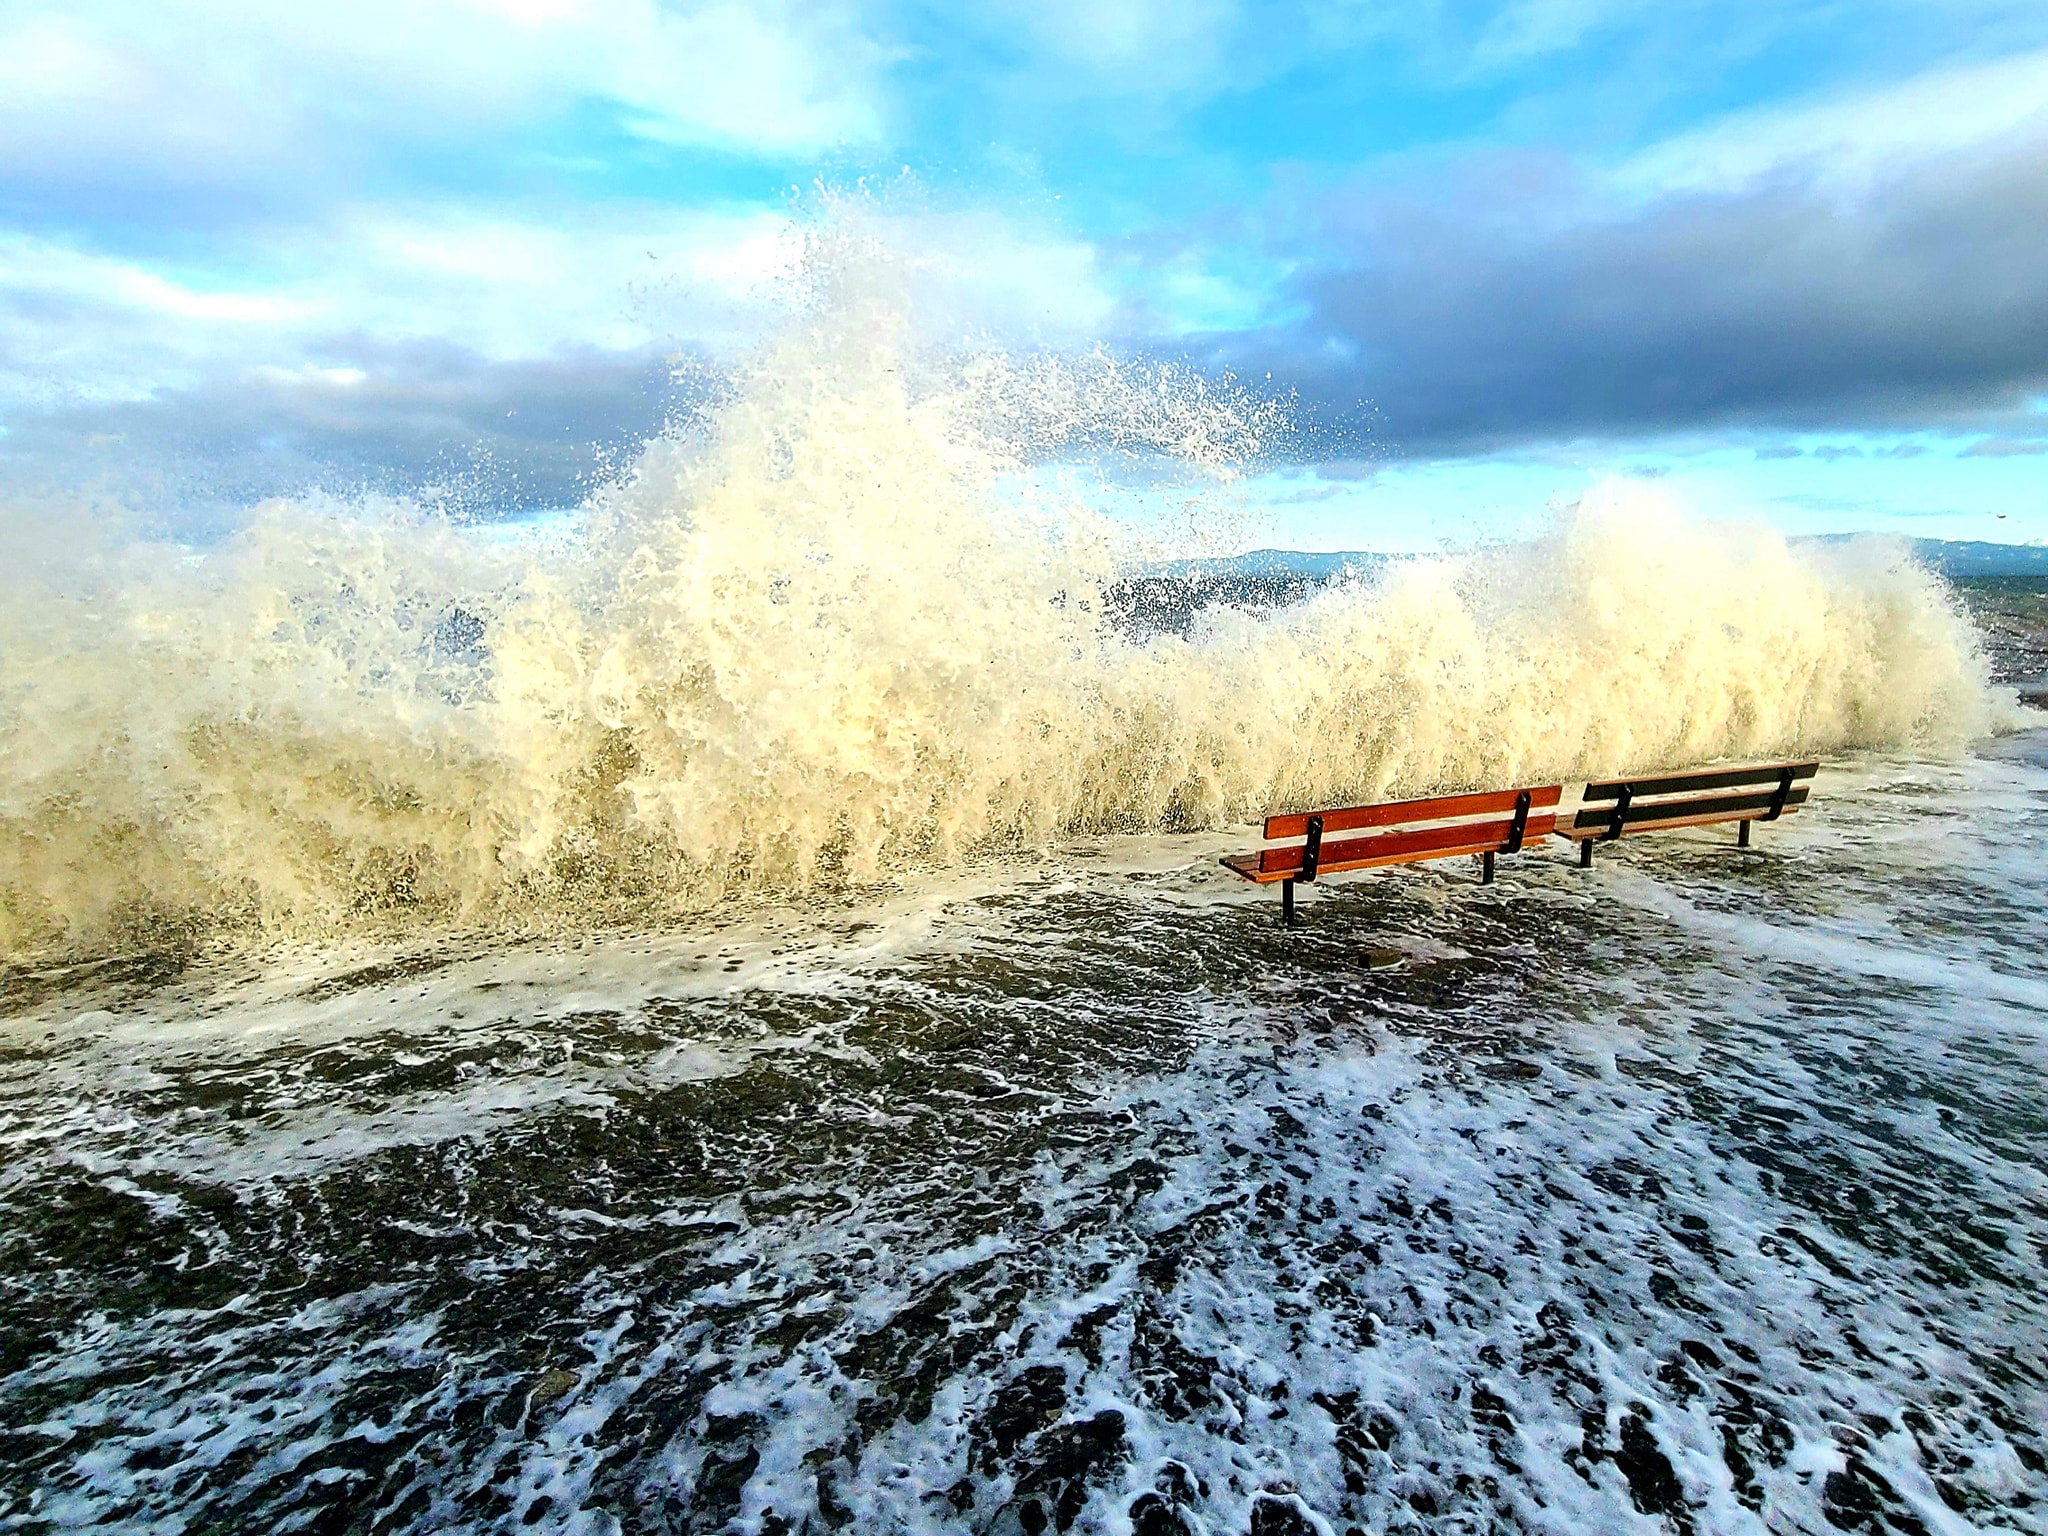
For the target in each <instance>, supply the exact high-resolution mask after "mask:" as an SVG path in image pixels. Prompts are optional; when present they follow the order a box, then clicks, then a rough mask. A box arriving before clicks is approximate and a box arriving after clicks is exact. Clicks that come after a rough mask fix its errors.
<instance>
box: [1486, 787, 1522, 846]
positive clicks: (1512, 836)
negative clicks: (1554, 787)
mask: <svg viewBox="0 0 2048 1536" xmlns="http://www.w3.org/2000/svg"><path fill="white" fill-rule="evenodd" d="M1528 830H1529V791H1527V790H1526V789H1525V790H1523V791H1522V792H1521V793H1520V794H1519V795H1517V796H1515V819H1514V822H1513V823H1512V824H1511V825H1510V826H1509V827H1508V841H1507V846H1506V847H1505V848H1503V849H1501V852H1502V853H1520V852H1521V851H1522V834H1523V833H1525V832H1527V831H1528ZM1492 862H1493V861H1492V860H1491V859H1488V860H1487V863H1488V864H1489V865H1491V864H1492Z"/></svg>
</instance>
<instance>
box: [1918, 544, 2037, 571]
mask: <svg viewBox="0 0 2048 1536" xmlns="http://www.w3.org/2000/svg"><path fill="white" fill-rule="evenodd" d="M1907 542H1908V543H1909V544H1911V545H1912V546H1913V553H1914V554H1916V555H1918V556H1919V557H1920V558H1921V559H1922V560H1924V561H1926V562H1927V563H1928V564H1929V565H1931V566H1933V567H1934V568H1935V569H1936V570H1937V571H1940V572H1941V573H1942V574H1943V575H1944V576H2048V545H2043V544H1979V543H1965V542H1961V541H1958V540H1953V539H1909V540H1908V541H1907Z"/></svg>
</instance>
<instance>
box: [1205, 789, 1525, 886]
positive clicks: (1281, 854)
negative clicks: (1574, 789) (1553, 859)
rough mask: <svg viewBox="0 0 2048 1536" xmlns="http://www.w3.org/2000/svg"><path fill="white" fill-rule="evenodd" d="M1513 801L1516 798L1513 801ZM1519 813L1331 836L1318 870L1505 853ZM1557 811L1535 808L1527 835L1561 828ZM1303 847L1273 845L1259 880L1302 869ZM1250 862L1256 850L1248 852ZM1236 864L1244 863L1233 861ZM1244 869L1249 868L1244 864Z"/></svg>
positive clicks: (1261, 861)
mask: <svg viewBox="0 0 2048 1536" xmlns="http://www.w3.org/2000/svg"><path fill="white" fill-rule="evenodd" d="M1508 803H1509V804H1510V805H1513V803H1514V802H1513V801H1512V800H1510V801H1509V802H1508ZM1513 825H1514V818H1513V817H1511V816H1510V817H1503V818H1501V819H1500V820H1497V821H1467V822H1459V823H1457V824H1456V825H1453V826H1448V827H1422V828H1418V829H1417V830H1415V831H1412V832H1382V833H1380V834H1378V835H1377V836H1374V837H1354V838H1349V839H1347V840H1345V841H1343V842H1329V841H1325V842H1324V844H1323V848H1322V856H1321V858H1320V859H1318V860H1317V863H1316V873H1317V874H1318V875H1319V876H1320V875H1324V874H1337V873H1339V872H1341V871H1343V870H1347V869H1372V868H1375V867H1377V866H1380V865H1386V864H1412V863H1415V862H1417V861H1418V860H1421V859H1442V858H1450V857H1452V856H1454V855H1456V854H1461V853H1499V852H1500V851H1501V850H1502V849H1503V848H1504V847H1505V846H1506V844H1507V840H1508V832H1509V829H1510V828H1512V827H1513ZM1556 826H1557V815H1556V813H1555V812H1552V811H1546V812H1544V813H1543V814H1541V815H1537V814H1535V813H1534V812H1532V813H1531V814H1530V816H1529V820H1528V824H1527V825H1526V826H1525V827H1524V828H1523V831H1522V835H1523V838H1524V839H1525V844H1524V845H1525V846H1526V841H1527V840H1531V839H1535V838H1539V837H1543V836H1545V835H1546V834H1547V833H1549V832H1551V831H1553V830H1555V828H1556ZM1301 856H1302V850H1301V848H1300V847H1299V846H1290V847H1285V848H1268V849H1266V850H1265V851H1264V852H1262V853H1261V854H1260V855H1259V857H1258V873H1257V875H1255V876H1253V877H1252V878H1254V879H1258V880H1285V879H1289V878H1291V877H1292V876H1293V875H1294V874H1295V873H1296V872H1297V871H1298V870H1299V869H1300V868H1301ZM1244 858H1245V862H1246V863H1247V864H1248V863H1249V862H1250V860H1251V855H1249V854H1246V855H1245V856H1244ZM1231 868H1233V869H1239V865H1238V864H1237V863H1236V862H1235V861H1232V862H1231ZM1240 873H1249V871H1248V870H1242V869H1240Z"/></svg>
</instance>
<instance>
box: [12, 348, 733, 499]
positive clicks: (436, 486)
mask: <svg viewBox="0 0 2048 1536" xmlns="http://www.w3.org/2000/svg"><path fill="white" fill-rule="evenodd" d="M672 373H673V368H672V365H671V364H670V363H669V362H668V361H667V360H665V359H664V358H663V357H661V356H658V355H655V354H652V353H647V352H629V353H619V352H605V351H599V350H595V349H587V350H577V351H570V352H564V353H559V354H557V355H555V356H551V357H546V358H538V359H526V360H520V361H516V362H493V361H489V360H486V359H483V358H480V357H478V356H477V355H475V354H474V353H472V352H469V351H466V350H464V349H462V348H460V347H456V346H453V345H450V344H447V343H443V342H417V343H408V344H400V345H393V344H387V343H374V342H367V341H359V340H345V341H341V342H336V343H333V344H330V345H329V346H327V347H325V348H322V349H320V350H319V351H318V352H317V354H316V355H315V362H314V364H313V365H311V366H309V367H307V368H306V369H304V370H301V371H295V372H289V373H287V372H280V371H275V370H272V371H261V372H255V373H244V374H240V375H237V376H235V377H232V378H223V379H220V380H217V381H215V382H213V383H210V384H208V385H205V386H204V387H200V388H195V389H188V390H164V391H160V392H159V393H157V394H156V395H155V396H153V397H151V398H149V399H146V400H137V401H123V402H119V403H112V404H101V405H72V406H69V407H66V408H63V409H57V410H50V411H45V412H41V413H28V414H23V413H17V414H16V415H15V416H14V418H13V419H12V420H11V421H10V422H9V423H8V427H9V431H8V434H7V436H6V437H5V438H4V439H0V473H4V475H5V477H6V478H7V479H8V480H9V481H11V482H13V484H14V485H15V486H17V487H22V486H37V485H45V486H51V485H56V484H58V483H63V484H67V485H75V484H78V483H80V482H88V483H95V484H98V485H101V486H103V487H107V488H110V489H113V490H115V491H118V492H121V493H123V494H126V495H128V496H131V497H134V498H139V499H142V500H144V501H160V502H162V503H163V505H164V506H165V507H166V508H169V509H172V510H173V511H182V512H184V513H187V514H191V515H197V514H198V513H199V512H200V511H201V509H203V508H207V507H214V508H225V507H239V506H245V505H247V504H249V503H251V502H254V501H257V500H261V499H262V498H264V497H267V496H274V495H288V494H297V493H303V492H306V491H308V490H316V489H318V490H331V491H339V492H342V493H344V494H346V493H351V492H358V491H376V492H387V493H394V494H400V495H420V494H433V495H435V496H438V497H440V498H442V499H444V500H446V501H447V502H449V503H450V504H451V505H452V506H453V507H455V508H456V509H457V510H460V511H463V512H468V513H473V514H478V515H486V516H487V515H490V514H493V513H500V512H507V511H514V510H520V509H526V508H532V507H541V506H560V505H565V504H569V503H573V502H575V501H577V500H578V499H580V498H581V497H582V495H583V494H584V493H585V491H586V490H587V489H588V488H589V487H590V485H591V484H592V483H593V482H594V481H595V480H597V479H599V478H601V477H603V476H604V475H606V474H608V473H609V472H610V471H611V470H612V469H613V468H614V467H615V466H617V465H618V464H619V463H620V461H621V460H622V459H623V458H624V457H625V456H626V455H628V454H630V453H631V451H632V450H633V449H634V448H635V447H636V446H637V445H638V444H639V443H640V442H642V441H644V440H645V439H646V438H647V437H648V436H649V435H651V434H652V433H654V432H655V431H657V430H659V428H660V427H661V425H662V423H663V421H664V419H666V417H667V416H668V415H669V414H670V413H671V412H673V411H676V410H678V409H683V408H685V407H687V406H688V405H689V404H690V402H691V400H692V399H693V398H701V395H702V390H701V388H697V389H693V388H692V387H690V386H688V385H678V384H677V383H675V382H674V380H673V378H672ZM357 375H360V377H357Z"/></svg>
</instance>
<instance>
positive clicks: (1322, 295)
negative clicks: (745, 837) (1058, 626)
mask: <svg viewBox="0 0 2048 1536" xmlns="http://www.w3.org/2000/svg"><path fill="white" fill-rule="evenodd" d="M821 183H822V184H825V185H828V186H832V187H839V188H851V187H856V186H859V185H862V184H863V183H865V184H866V185H868V186H870V187H872V188H877V189H879V190H878V191H876V192H875V193H874V196H873V207H874V209H875V210H876V213H877V217H878V218H879V220H880V222H881V223H882V224H883V225H884V226H885V227H886V228H887V229H888V230H889V232H890V234H891V237H892V238H894V239H896V240H898V241H900V242H901V243H902V245H903V247H904V248H905V249H906V250H908V251H913V252H915V253H917V256H918V259H919V260H920V262H921V263H923V265H924V268H925V270H926V273H927V276H926V280H925V282H924V290H925V297H926V300H927V303H928V305H929V307H930V311H931V315H932V317H933V319H932V323H933V324H935V325H937V326H938V327H940V328H941V329H944V328H946V327H950V328H951V329H952V330H953V331H954V332H956V333H957V334H960V335H963V336H965V335H968V334H976V335H988V334H992V335H995V336H997V337H999V338H1002V339H1003V340H1005V341H1006V342H1008V343H1009V344H1011V345H1015V346H1026V347H1028V346H1042V347H1054V348H1066V347H1082V346H1087V345H1090V344H1092V343H1094V342H1096V341H1101V342H1105V343H1107V344H1109V345H1110V346H1112V347H1114V348H1117V349H1122V350H1129V351H1132V352H1136V353H1144V354H1148V355H1154V356H1171V357H1184V358H1186V359H1188V360H1190V361H1192V362H1193V363H1195V364H1196V365H1198V366H1201V367H1206V368H1217V369H1221V368H1231V369H1234V370H1236V372H1237V373H1238V374H1239V375H1240V376H1241V377H1244V378H1248V379H1252V380H1259V381H1263V380H1264V378H1265V377H1266V376H1268V375H1270V376H1271V378H1272V379H1273V381H1274V385H1275V387H1276V388H1282V389H1287V390H1292V391H1294V392H1296V394H1297V396H1298V400H1299V405H1298V411H1299V414H1300V416H1301V419H1302V421H1303V423H1304V426H1305V428H1306V430H1305V431H1304V433H1303V434H1302V436H1301V437H1300V439H1299V440H1298V441H1297V442H1296V443H1294V444H1293V445H1292V446H1291V447H1290V448H1289V449H1288V450H1287V452H1286V453H1285V455H1284V458H1283V461H1282V462H1279V463H1276V464H1274V465H1272V466H1270V467H1269V469H1268V471H1267V472H1266V473H1265V474H1263V475H1262V476H1261V477H1259V479H1258V480H1257V481H1256V482H1255V483H1254V485H1253V487H1252V492H1251V493H1252V494H1253V495H1254V496H1255V497H1257V498H1258V499H1259V500H1260V502H1261V504H1262V505H1263V506H1264V507H1265V508H1266V510H1267V512H1268V514H1269V516H1268V520H1267V523H1266V525H1265V527H1264V529H1263V532H1264V533H1265V534H1266V535H1267V536H1268V537H1270V538H1273V539H1277V540H1281V541H1284V542H1292V543H1298V544H1304V545H1318V546H1322V547H1380V548H1388V547H1427V546H1428V545H1430V544H1432V543H1435V542H1439V541H1444V540H1449V541H1453V542H1456V541H1459V540H1461V539H1463V538H1467V537H1471V536H1473V535H1474V534H1475V533H1484V532H1493V531H1503V530H1508V529H1513V528H1516V527H1520V526H1524V525H1527V524H1528V523H1530V522H1531V521H1533V520H1534V519H1536V518H1539V517H1540V516H1541V515H1542V514H1543V509H1544V507H1545V506H1546V504H1547V503H1549V502H1550V501H1552V500H1554V499H1557V498H1561V497H1569V496H1570V495H1572V494H1574V493H1575V492H1576V491H1578V490H1579V489H1581V488H1583V487H1584V486H1585V485H1587V484H1588V483H1590V482H1591V481H1593V480H1596V479H1599V478H1601V477H1603V476H1606V475H1609V474H1615V473H1623V474H1634V475H1642V476H1647V477H1651V478H1655V479H1657V480H1659V481H1660V482H1661V483H1664V484H1666V485H1668V486H1670V487H1672V488H1673V489H1674V490H1676V491H1677V492H1678V493H1679V494H1680V495H1682V496H1683V497H1685V498H1686V499H1687V500H1689V501H1692V502H1694V503H1695V504H1697V505H1698V506H1699V508H1700V510H1702V511H1704V512H1708V513H1716V514H1723V515H1738V516H1748V517H1758V518H1762V519H1765V520H1767V521H1770V522H1773V523H1775V524H1777V525H1779V526H1781V527H1785V528H1787V529H1791V530H1793V531H1847V530H1850V529H1854V528H1890V529H1895V530H1897V531H1901V532H1907V533H1914V534H1926V535H1929V536H1941V537H1958V538H1964V537H1969V538H1992V539H1999V540H2006V541H2017V540H2025V539H2041V538H2048V451H2044V450H2048V257H2044V254H2043V253H2044V252H2048V6H2043V5H2041V4H2040V3H2039V0H2028V3H2024V4H2021V3H2010V0H1864V3H1853V4H1851V3H1836V0H1775V3H1746V0H1719V3H1716V4H1711V5H1709V4H1693V3H1687V0H1664V3H1657V4H1645V3H1635V0H1520V3H1510V4H1491V5H1486V4H1452V3H1427V0H1423V3H1405V4H1398V5H1396V4H1378V3H1370V0H1351V3H1330V4H1263V3H1252V0H1028V3H1027V0H1015V3H1011V0H998V3H990V4H985V5H980V6H961V5H950V6H938V5H931V4H921V3H893V4H892V3H874V4H867V3H860V0H821V3H816V4H792V5H784V4H733V3H714V4H707V5H694V4H670V3H658V0H614V3H609V4H598V3H581V0H406V3H399V0H357V3H355V4H351V5H349V6H313V5H289V6H286V5H277V4H274V3H263V4H259V3H255V0H183V3H178V0H171V3H165V0H157V3H154V4H147V5H142V4H128V3H121V0H71V3H68V4H64V5H46V4H25V3H5V0H0V431H4V434H5V435H4V436H0V478H4V479H5V480H6V481H7V482H8V483H9V484H10V485H11V486H13V487H16V488H19V487H22V486H29V487H36V488H40V489H43V490H48V489H51V488H54V487H60V486H64V485H71V484H94V485H101V486H106V485H115V486H121V487H124V488H126V492H125V493H126V494H130V495H133V496H144V497H147V496H155V497H156V498H158V499H159V500H160V501H164V502H166V503H168V504H174V505H179V506H187V507H198V506H201V505H208V506H221V505H226V506H232V505H237V504H241V503H245V502H248V501H251V500H254V499H256V498H258V497H260V496H263V495H268V494H274V493H277V492H280V491H290V490H295V489H299V488H302V487H303V486H306V485H309V484H319V483H326V484H332V485H337V486H344V487H346V486H349V485H357V484H370V485H377V486H385V487H390V488H395V489H401V490H403V489H407V488H411V487H416V486H419V485H423V484H428V483H435V482H447V481H451V480H454V481H466V483H469V484H471V485H474V486H476V487H478V488H479V489H478V493H477V494H478V496H479V498H480V499H481V501H482V502H484V503H487V504H489V505H491V506H495V507H499V508H504V509H516V508H517V507H520V506H522V505H531V504H546V503H550V502H559V501H562V500H564V499H568V498H572V497H573V495H574V494H575V489H576V487H577V486H578V485H579V484H581V483H583V481H584V480H585V479H586V478H587V476H588V474H589V473H590V472H591V467H592V465H593V464H594V463H597V462H602V461H604V458H605V456H606V455H607V454H610V455H616V453H617V452H618V451H620V449H621V448H622V447H623V446H626V445H630V443H631V442H632V441H634V440H635V439H636V437H637V436H639V435H640V434H644V433H645V432H646V431H648V430H650V429H651V428H652V426H653V425H654V424H655V423H656V422H657V421H659V420H660V418H661V416H662V414H663V412H664V411H665V410H666V409H667V408H668V407H669V405H670V404H671V403H672V386H671V385H670V383H669V365H668V363H667V361H666V360H667V359H670V358H673V357H675V356H676V355H678V354H681V355H685V356H688V357H691V358H697V359H704V360H707V361H708V362H710V363H711V364H714V365H715V363H716V361H717V360H718V359H719V358H721V357H726V356H730V355H732V354H733V352H734V351H735V349H737V348H740V347H743V346H744V345H745V344H746V342H747V340H748V338H749V337H751V336H754V335H757V334H759V332H760V330H761V328H762V327H763V326H764V325H766V324H768V323H769V322H770V320H771V318H772V312H773V301H774V286H775V277H776V274H777V273H779V272H783V271H786V270H787V267H788V264H789V261H790V258H791V252H792V250H793V246H794V238H793V231H794V230H795V229H796V227H797V226H798V225H800V224H801V222H802V221H803V220H804V219H806V218H808V217H813V216H815V211H816V208H817V206H818V204H817V199H816V197H815V196H814V195H813V194H812V193H810V192H809V191H808V190H806V189H810V188H813V187H815V186H817V185H819V184H821ZM17 493H18V492H17Z"/></svg>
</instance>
